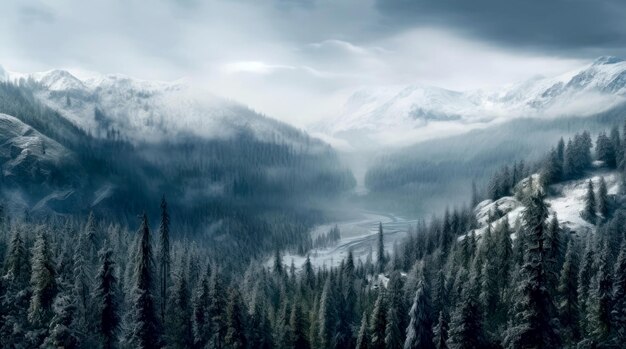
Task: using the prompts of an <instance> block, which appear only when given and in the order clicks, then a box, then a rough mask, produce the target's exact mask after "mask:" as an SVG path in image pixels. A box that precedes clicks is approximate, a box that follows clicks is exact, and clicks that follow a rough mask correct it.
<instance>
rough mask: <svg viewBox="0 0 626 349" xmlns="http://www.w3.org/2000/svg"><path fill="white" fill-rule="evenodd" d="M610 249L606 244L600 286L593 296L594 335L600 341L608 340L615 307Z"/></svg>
mask: <svg viewBox="0 0 626 349" xmlns="http://www.w3.org/2000/svg"><path fill="white" fill-rule="evenodd" d="M609 258H610V249H609V246H608V244H607V243H605V246H604V249H603V251H602V254H601V255H600V262H599V270H598V286H597V289H596V290H595V292H594V294H593V296H594V299H595V302H596V304H595V305H594V314H593V324H594V329H595V331H594V334H595V336H596V337H597V338H598V339H606V338H607V337H608V336H609V335H610V333H611V322H612V321H611V310H612V306H613V299H612V291H613V271H612V270H611V265H610V264H609Z"/></svg>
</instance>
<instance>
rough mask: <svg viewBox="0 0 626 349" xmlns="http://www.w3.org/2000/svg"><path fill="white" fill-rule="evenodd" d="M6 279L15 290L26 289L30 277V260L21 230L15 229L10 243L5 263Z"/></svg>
mask: <svg viewBox="0 0 626 349" xmlns="http://www.w3.org/2000/svg"><path fill="white" fill-rule="evenodd" d="M4 270H5V274H4V275H5V276H4V279H5V280H7V283H8V284H9V285H7V286H12V287H13V288H14V289H15V290H20V289H24V288H25V287H26V286H27V284H28V282H29V279H30V261H29V260H28V252H27V251H26V245H25V243H24V240H23V239H22V235H21V234H20V232H19V230H15V232H14V233H13V236H12V237H11V242H10V244H9V251H8V254H7V257H6V260H5V263H4Z"/></svg>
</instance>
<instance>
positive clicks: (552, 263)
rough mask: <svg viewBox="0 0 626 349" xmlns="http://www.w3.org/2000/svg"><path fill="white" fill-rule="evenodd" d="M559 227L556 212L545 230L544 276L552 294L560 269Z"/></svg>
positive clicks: (556, 284) (557, 281)
mask: <svg viewBox="0 0 626 349" xmlns="http://www.w3.org/2000/svg"><path fill="white" fill-rule="evenodd" d="M561 243H562V241H561V228H560V226H559V220H558V218H557V215H556V212H555V213H554V214H553V215H552V219H551V220H550V223H549V224H548V229H547V231H546V241H545V246H546V257H547V258H546V278H547V280H548V287H549V292H550V293H552V294H554V293H555V291H556V289H557V287H558V284H559V273H560V269H561V259H562V258H561V249H562V248H561Z"/></svg>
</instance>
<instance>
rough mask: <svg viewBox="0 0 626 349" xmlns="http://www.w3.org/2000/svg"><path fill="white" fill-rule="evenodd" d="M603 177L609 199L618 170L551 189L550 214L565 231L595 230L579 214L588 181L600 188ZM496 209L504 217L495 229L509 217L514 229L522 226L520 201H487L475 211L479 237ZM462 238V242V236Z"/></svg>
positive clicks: (601, 171)
mask: <svg viewBox="0 0 626 349" xmlns="http://www.w3.org/2000/svg"><path fill="white" fill-rule="evenodd" d="M536 177H537V175H535V181H536V180H537V178H536ZM601 177H604V180H605V181H606V184H607V189H608V194H609V196H612V195H616V194H617V192H618V189H619V174H618V173H617V172H616V171H610V170H607V169H601V168H598V169H596V170H594V171H592V172H591V173H590V174H589V175H588V176H586V177H585V178H582V179H577V180H571V181H566V182H562V183H558V184H555V185H552V186H551V187H550V192H553V193H554V194H552V195H549V196H548V197H547V198H546V202H547V203H548V204H549V205H550V208H549V210H550V215H551V216H552V215H553V214H555V213H556V215H557V218H558V220H559V224H560V226H561V227H562V228H566V229H568V230H569V231H572V232H581V233H585V232H591V231H593V229H594V225H593V224H591V223H589V222H587V221H585V220H584V219H583V218H582V217H581V215H580V213H581V212H582V211H583V209H584V205H585V194H586V192H587V182H588V181H589V180H591V181H592V182H593V184H594V188H596V189H597V188H598V186H599V183H600V178H601ZM496 209H499V210H500V212H502V213H504V214H505V216H503V217H502V218H500V219H498V220H496V221H494V222H492V223H491V225H492V227H495V226H496V225H498V224H500V223H501V222H502V221H503V220H504V219H506V218H508V220H509V223H510V224H511V226H512V227H514V226H516V224H521V222H520V219H521V214H522V211H523V210H524V206H523V204H522V203H521V202H519V201H518V200H517V199H515V198H514V197H511V196H506V197H503V198H500V199H498V200H496V201H495V202H494V201H492V200H485V201H483V202H481V203H480V204H478V205H477V206H476V208H475V212H476V218H477V219H478V222H479V224H480V228H479V229H477V230H476V234H477V235H480V234H482V233H483V232H484V231H485V229H486V228H487V217H488V216H489V212H495V211H496ZM505 217H506V218H505ZM460 238H461V239H462V238H463V236H462V237H460Z"/></svg>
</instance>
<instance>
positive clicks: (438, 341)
mask: <svg viewBox="0 0 626 349" xmlns="http://www.w3.org/2000/svg"><path fill="white" fill-rule="evenodd" d="M448 321H449V320H448V316H447V315H446V313H445V312H444V311H441V312H440V313H439V321H438V323H437V326H435V329H434V331H433V332H434V336H435V339H434V342H435V348H437V349H448V331H449V330H450V328H449V325H448Z"/></svg>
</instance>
